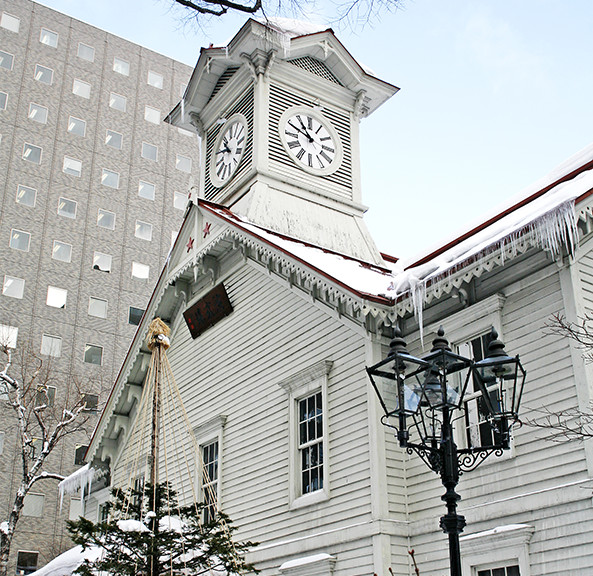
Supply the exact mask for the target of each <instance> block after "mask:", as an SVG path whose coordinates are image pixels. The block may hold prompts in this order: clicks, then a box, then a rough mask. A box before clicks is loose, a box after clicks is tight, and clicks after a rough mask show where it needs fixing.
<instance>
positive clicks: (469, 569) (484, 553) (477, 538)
mask: <svg viewBox="0 0 593 576" xmlns="http://www.w3.org/2000/svg"><path fill="white" fill-rule="evenodd" d="M533 532H534V527H533V526H530V525H528V524H510V525H508V526H498V527H496V528H493V529H492V530H485V531H484V532H477V533H476V534H467V535H465V536H461V537H460V538H459V542H460V544H461V567H462V572H463V574H467V575H468V576H470V575H471V576H477V574H478V570H487V569H488V568H497V567H503V566H509V565H512V564H518V565H519V572H520V574H521V576H531V570H530V562H529V542H530V540H531V537H532V535H533Z"/></svg>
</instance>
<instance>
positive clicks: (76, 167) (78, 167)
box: [62, 156, 82, 178]
mask: <svg viewBox="0 0 593 576" xmlns="http://www.w3.org/2000/svg"><path fill="white" fill-rule="evenodd" d="M62 172H64V174H68V175H69V176H75V177H76V178H80V177H81V176H82V162H81V161H80V160H77V159H76V158H70V156H64V162H63V163H62Z"/></svg>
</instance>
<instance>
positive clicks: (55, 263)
mask: <svg viewBox="0 0 593 576" xmlns="http://www.w3.org/2000/svg"><path fill="white" fill-rule="evenodd" d="M196 53H197V47H196ZM191 71H192V69H191V68H190V67H188V66H186V65H184V64H181V63H179V62H176V61H174V60H171V59H170V58H167V57H165V56H162V55H160V54H157V53H155V52H152V51H150V50H147V49H145V48H143V47H141V46H138V45H136V44H133V43H131V42H128V41H126V40H124V39H122V38H119V37H116V36H114V35H111V34H109V33H107V32H104V31H102V30H99V29H97V28H95V27H93V26H90V25H88V24H85V23H83V22H80V21H77V20H74V19H72V18H70V17H68V16H66V15H63V14H60V13H58V12H55V11H53V10H51V9H49V8H46V7H43V6H40V5H38V4H35V3H34V2H31V1H29V0H0V191H1V192H2V194H1V204H0V218H1V221H0V263H1V265H0V266H1V268H0V283H1V285H2V292H1V293H0V325H1V326H2V331H3V332H4V333H5V332H6V330H7V328H6V327H16V328H18V338H17V347H20V348H22V347H24V346H27V345H29V346H31V349H32V350H33V351H34V352H35V353H37V354H40V353H41V350H42V341H43V342H44V343H45V345H47V343H48V342H53V343H55V346H59V347H60V348H61V349H60V352H59V355H55V356H47V355H45V356H44V355H42V356H41V357H42V358H44V360H45V361H46V362H49V361H51V364H52V369H53V370H54V372H55V374H56V376H57V377H56V402H57V401H58V400H59V398H60V395H63V394H65V393H66V391H67V388H68V385H67V382H68V381H69V380H71V379H79V380H80V381H82V382H83V386H88V387H89V390H88V391H86V390H83V391H85V392H88V393H93V394H98V395H99V407H100V406H101V404H102V403H103V402H104V401H105V399H106V397H107V394H108V390H109V388H110V386H111V383H112V382H113V379H114V377H115V376H116V374H117V371H118V369H119V366H120V364H121V362H122V360H123V356H124V354H125V352H126V351H127V349H128V346H129V342H130V340H131V338H132V336H133V334H134V332H135V329H136V325H135V324H134V323H133V321H131V320H130V308H131V307H133V308H135V309H140V310H143V309H144V308H145V307H146V305H147V302H148V299H149V297H150V294H151V292H152V289H153V286H154V284H155V282H156V280H157V278H158V275H159V273H160V270H161V268H162V266H163V264H164V262H165V259H166V256H167V253H168V251H169V249H170V247H171V242H172V234H174V233H175V231H176V230H177V229H178V228H179V226H180V224H181V220H182V216H183V212H184V208H185V205H186V202H187V201H186V197H185V198H184V195H186V194H187V191H188V189H189V187H190V185H191V177H192V173H193V174H194V175H195V174H197V173H198V167H199V166H198V164H199V143H198V140H197V137H196V135H195V134H190V133H187V132H183V131H180V130H178V129H177V128H174V127H171V126H169V125H167V124H164V123H163V122H162V119H163V118H164V117H165V116H166V114H167V113H168V112H169V111H170V109H171V108H172V107H173V106H174V105H175V104H176V103H177V102H178V101H179V99H180V96H181V94H182V91H183V89H184V87H185V85H186V83H187V81H188V79H189V76H190V74H191ZM189 164H191V166H189ZM112 220H113V222H112ZM109 260H110V271H109V272H107V271H102V270H101V268H104V267H105V266H107V264H105V262H107V263H108V262H109ZM146 276H147V277H146ZM23 281H24V286H23ZM48 289H49V290H50V292H51V294H50V295H49V296H48ZM56 289H57V290H56ZM64 291H66V292H64ZM64 297H65V298H66V300H65V304H64V305H62V300H61V299H63V298H64ZM54 298H57V300H53V299H54ZM56 302H57V307H56V306H55V304H56ZM52 303H53V304H54V305H51V304H52ZM136 311H137V310H136ZM49 337H52V338H49ZM88 345H94V346H97V347H100V348H101V350H100V356H101V358H100V365H99V364H92V363H89V362H88V360H89V359H90V357H89V355H88V354H87V356H86V357H85V350H87V346H88ZM94 351H95V352H97V353H98V352H99V350H98V349H94ZM87 352H88V350H87ZM85 360H86V361H85ZM89 378H90V379H92V380H93V382H94V383H93V384H91V383H88V382H89ZM85 382H86V384H85ZM92 425H93V423H92V422H91V425H90V430H89V433H90V432H92ZM0 433H3V441H4V444H3V448H2V452H1V454H0V520H4V519H5V518H6V517H7V516H8V513H9V510H10V508H11V505H12V501H13V497H14V496H13V495H14V491H15V489H16V485H17V482H18V478H19V471H20V461H19V453H18V451H17V446H18V443H19V440H18V431H17V428H16V422H15V419H14V416H13V414H12V412H11V410H10V409H9V408H7V407H6V406H5V405H2V406H0ZM86 443H88V435H85V434H82V435H78V436H77V437H71V438H68V440H67V441H66V442H64V444H63V445H62V448H61V449H59V450H58V451H57V452H56V453H54V454H53V455H52V457H51V461H50V462H49V463H48V465H47V467H46V468H47V470H48V471H49V470H51V471H57V472H59V473H62V474H69V473H71V472H72V471H74V470H76V468H77V466H76V465H75V464H74V455H75V450H76V448H77V447H79V446H81V445H85V444H86ZM34 492H36V493H38V494H39V495H43V498H41V497H38V498H37V503H41V501H42V507H41V508H39V507H37V508H35V506H33V507H32V508H33V509H34V510H33V512H34V515H29V516H22V517H21V520H20V523H19V525H18V528H17V535H16V536H15V539H14V542H13V548H12V554H11V556H12V558H11V570H14V569H15V567H16V560H17V555H18V552H19V551H31V552H37V553H38V563H37V565H38V567H40V566H43V565H44V564H45V563H46V562H47V561H49V560H50V559H51V558H52V557H54V556H55V555H56V554H58V553H61V552H62V551H63V550H65V549H66V548H68V547H69V546H70V542H69V540H68V538H67V536H66V534H65V522H64V520H65V519H67V518H68V516H69V514H70V502H69V501H65V502H64V505H63V509H62V511H61V512H60V509H59V508H60V506H59V502H58V498H57V485H56V482H55V481H45V482H40V483H38V484H37V485H36V487H35V489H34ZM40 506H41V504H40ZM73 511H74V509H73Z"/></svg>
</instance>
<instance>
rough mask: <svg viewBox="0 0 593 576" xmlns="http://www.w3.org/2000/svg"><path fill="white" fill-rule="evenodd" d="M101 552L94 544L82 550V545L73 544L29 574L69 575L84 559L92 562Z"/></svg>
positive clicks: (47, 575) (33, 575) (41, 575)
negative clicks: (73, 545) (72, 546)
mask: <svg viewBox="0 0 593 576" xmlns="http://www.w3.org/2000/svg"><path fill="white" fill-rule="evenodd" d="M101 553H102V550H101V549H100V548H97V547H96V546H90V547H88V548H87V549H86V550H83V549H82V546H75V547H74V548H71V549H70V550H66V552H64V553H63V554H60V555H59V556H57V557H56V558H54V559H53V560H52V561H51V562H48V563H47V564H46V565H45V566H43V568H39V570H37V571H36V572H33V574H31V576H70V575H71V574H72V573H73V572H74V570H76V569H77V568H78V567H79V566H80V565H81V564H82V563H83V561H84V560H89V561H90V562H93V561H94V560H97V559H98V558H99V557H100V556H101Z"/></svg>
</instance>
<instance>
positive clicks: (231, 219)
mask: <svg viewBox="0 0 593 576" xmlns="http://www.w3.org/2000/svg"><path fill="white" fill-rule="evenodd" d="M198 205H199V206H201V207H202V208H205V209H206V210H208V211H209V212H211V213H212V214H213V215H214V216H218V217H219V218H223V219H225V220H227V221H228V223H229V224H231V225H232V226H235V227H236V228H239V229H240V230H242V231H243V232H245V233H246V234H249V235H251V236H255V237H256V238H257V239H258V240H259V241H260V242H264V243H265V244H267V245H268V246H272V247H273V248H274V249H276V250H279V251H280V252H282V253H283V254H286V255H287V256H289V257H290V258H293V259H294V260H297V261H298V262H300V263H301V264H303V265H305V266H307V267H308V268H310V269H312V270H315V272H317V273H318V274H320V275H321V276H324V277H325V278H327V279H328V280H331V281H332V282H335V283H336V284H338V286H340V287H342V288H344V289H346V290H348V291H349V292H352V293H353V294H355V295H356V296H358V297H359V298H362V299H365V300H372V301H373V302H377V303H379V304H385V305H388V306H390V305H392V304H393V299H392V298H387V297H386V296H377V295H375V294H368V293H366V292H361V291H359V290H356V289H355V288H352V287H351V286H348V285H347V284H345V283H344V282H342V281H341V280H338V279H337V278H334V277H333V276H330V275H329V274H328V273H327V272H324V271H323V270H321V269H320V268H317V266H314V265H313V264H311V263H310V262H307V261H306V260H303V259H302V258H300V257H299V256H297V255H296V254H293V253H292V252H289V251H288V250H285V249H284V248H282V247H281V246H278V245H277V244H274V243H272V242H270V241H269V240H268V239H267V238H264V237H263V236H260V235H259V234H257V233H255V232H254V231H253V230H249V229H247V228H245V227H243V226H242V225H241V224H240V222H238V221H237V220H236V218H237V217H236V216H235V215H234V214H233V213H232V212H231V211H230V210H229V209H228V208H225V207H224V206H219V205H218V204H215V203H214V202H209V201H208V200H203V199H202V198H200V199H199V200H198ZM215 210H220V211H221V212H223V213H226V214H228V216H225V215H223V214H220V213H219V212H217V211H215ZM254 226H256V225H255V224H254ZM262 230H265V229H263V228H262ZM266 232H269V233H270V234H274V235H275V236H278V237H280V238H285V239H287V240H292V241H296V242H301V243H302V244H304V245H306V246H310V247H312V248H317V249H319V250H322V251H323V252H325V253H329V254H336V255H338V256H341V257H343V258H347V259H349V260H352V261H353V262H357V263H358V264H360V265H361V266H365V267H368V268H377V271H378V272H384V273H386V274H389V273H391V271H390V270H387V269H386V268H381V267H379V266H374V265H372V264H369V263H368V262H363V261H362V260H357V259H356V258H351V257H349V256H344V254H340V253H338V252H332V251H331V250H326V249H325V248H320V247H319V246H315V245H314V244H309V243H307V242H303V241H302V240H296V239H295V238H291V237H290V236H283V235H282V234H278V233H276V232H272V231H269V230H266Z"/></svg>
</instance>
